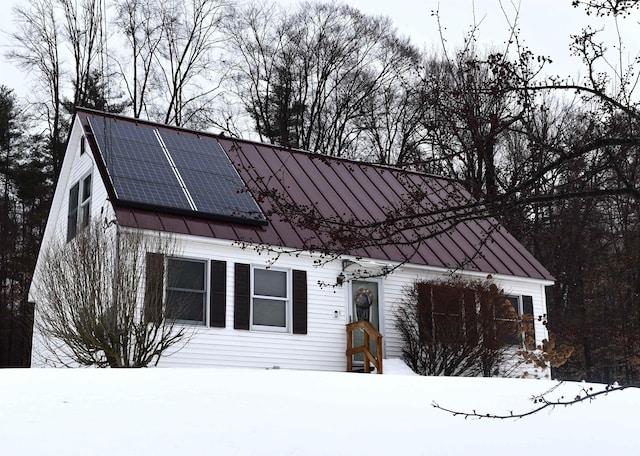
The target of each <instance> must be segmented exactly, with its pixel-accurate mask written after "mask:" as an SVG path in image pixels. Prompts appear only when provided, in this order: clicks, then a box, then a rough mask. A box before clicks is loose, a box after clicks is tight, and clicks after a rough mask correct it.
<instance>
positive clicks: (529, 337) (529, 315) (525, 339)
mask: <svg viewBox="0 0 640 456" xmlns="http://www.w3.org/2000/svg"><path fill="white" fill-rule="evenodd" d="M507 299H508V300H509V302H510V303H511V307H513V308H514V310H515V311H516V314H517V315H518V331H517V333H516V334H515V335H514V337H513V338H512V339H511V340H510V343H511V344H512V345H516V346H520V347H522V346H524V347H525V348H527V349H533V348H535V342H536V333H535V320H534V318H533V298H532V297H531V296H507Z"/></svg>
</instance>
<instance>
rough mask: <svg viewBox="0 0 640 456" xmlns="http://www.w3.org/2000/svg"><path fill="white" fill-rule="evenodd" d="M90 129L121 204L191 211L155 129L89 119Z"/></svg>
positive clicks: (95, 118) (122, 122)
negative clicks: (128, 203)
mask: <svg viewBox="0 0 640 456" xmlns="http://www.w3.org/2000/svg"><path fill="white" fill-rule="evenodd" d="M89 125H90V126H91V131H93V134H94V137H95V139H96V142H97V144H98V148H99V149H100V153H101V155H102V157H103V160H104V163H105V165H106V167H107V172H108V173H109V177H110V178H111V182H112V184H113V189H114V191H115V193H116V197H117V198H118V200H120V201H123V202H130V203H139V204H146V205H151V206H162V207H169V208H174V209H181V210H190V209H191V205H190V204H189V201H188V199H187V197H186V195H185V193H184V190H183V189H182V186H181V185H180V182H179V181H178V179H177V177H176V175H175V173H174V172H173V170H172V168H171V164H170V163H169V161H168V160H167V158H166V157H165V154H164V151H163V150H162V147H161V145H160V143H159V142H158V140H157V138H156V136H155V134H154V132H153V129H151V128H149V127H147V126H145V125H136V124H133V123H130V122H125V121H117V120H114V119H108V118H100V117H90V118H89Z"/></svg>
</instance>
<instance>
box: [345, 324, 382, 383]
mask: <svg viewBox="0 0 640 456" xmlns="http://www.w3.org/2000/svg"><path fill="white" fill-rule="evenodd" d="M359 329H362V330H363V331H364V343H363V345H360V346H358V347H354V346H353V332H354V331H356V330H359ZM372 341H373V342H375V346H376V353H375V355H374V354H373V353H371V342H372ZM358 353H362V354H363V355H364V372H365V373H369V372H370V371H371V366H370V364H373V367H374V368H375V369H376V372H377V373H378V374H382V334H380V333H379V332H378V331H377V330H376V329H375V328H374V327H373V326H371V323H369V322H368V321H367V320H359V321H354V322H353V323H349V324H347V372H353V355H355V354H358Z"/></svg>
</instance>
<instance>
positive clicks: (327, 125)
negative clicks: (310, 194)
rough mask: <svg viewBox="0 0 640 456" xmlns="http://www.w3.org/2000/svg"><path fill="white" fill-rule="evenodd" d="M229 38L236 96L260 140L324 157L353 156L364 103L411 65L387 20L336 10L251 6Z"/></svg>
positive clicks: (412, 58)
mask: <svg viewBox="0 0 640 456" xmlns="http://www.w3.org/2000/svg"><path fill="white" fill-rule="evenodd" d="M228 33H229V37H230V49H229V51H230V60H231V61H232V62H233V64H234V74H233V80H234V81H235V82H236V89H235V90H236V92H237V94H238V96H239V97H240V100H241V102H242V103H244V106H245V109H246V111H247V113H248V114H249V115H250V116H251V119H252V121H253V122H254V124H255V130H256V132H257V133H258V135H260V138H261V139H262V140H268V141H271V142H273V143H277V144H281V145H284V146H292V147H297V148H302V149H305V150H310V151H312V152H316V153H321V154H325V155H332V156H351V157H353V156H355V155H356V152H357V151H358V141H359V140H360V135H361V130H362V128H363V125H364V123H363V122H361V121H359V119H361V118H363V117H364V116H365V113H366V111H367V110H368V111H371V110H372V106H371V105H370V104H369V105H368V103H369V102H370V98H371V97H372V96H374V94H375V93H382V92H383V91H384V90H386V89H387V88H389V87H391V86H392V84H393V82H394V81H398V80H399V78H400V75H401V74H402V73H403V72H404V71H405V70H408V69H410V68H412V67H414V66H415V64H416V61H417V52H416V51H415V49H414V48H413V47H412V46H411V45H410V44H409V43H408V42H407V41H406V40H403V39H401V38H399V37H398V36H397V35H396V33H395V30H394V29H393V27H392V25H391V22H390V21H389V19H388V18H381V17H371V16H367V15H365V14H362V13H361V12H360V11H358V10H357V9H355V8H352V7H350V6H347V5H342V4H335V3H331V4H330V3H310V2H303V3H300V4H299V5H298V6H297V7H296V8H295V9H294V10H292V11H291V12H288V11H285V10H283V9H282V8H278V7H275V6H272V5H271V6H267V5H266V4H261V5H257V6H255V5H254V6H251V7H249V8H247V9H246V10H243V11H241V12H240V13H239V14H237V15H236V17H235V19H234V21H232V23H231V24H230V25H229V32H228ZM384 107H387V106H385V105H384V104H382V103H378V104H377V106H376V110H377V111H379V110H380V109H381V108H384Z"/></svg>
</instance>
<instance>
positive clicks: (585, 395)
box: [431, 382, 635, 420]
mask: <svg viewBox="0 0 640 456" xmlns="http://www.w3.org/2000/svg"><path fill="white" fill-rule="evenodd" d="M560 385H562V382H559V383H558V384H557V385H555V386H554V387H553V388H551V389H549V390H547V391H545V392H544V393H542V394H540V395H537V396H532V397H531V400H532V401H533V403H534V404H535V407H534V408H532V409H531V410H527V411H525V412H518V413H514V412H513V411H510V412H509V414H504V415H501V414H497V413H479V412H477V411H476V410H472V411H470V412H464V411H460V410H452V409H448V408H446V407H442V406H441V405H440V404H438V403H437V402H435V401H434V402H432V403H431V405H432V406H433V407H435V408H437V409H440V410H443V411H445V412H448V413H451V414H452V415H453V416H458V415H461V416H463V417H464V418H465V419H467V418H475V419H482V418H492V419H497V420H505V419H508V418H525V417H527V416H531V415H534V414H536V413H538V412H540V411H542V410H544V409H547V408H551V409H553V408H555V407H557V406H562V407H568V406H570V405H574V404H578V403H580V402H587V401H588V402H591V401H594V400H595V399H596V398H597V397H598V396H606V395H607V394H609V393H612V392H614V391H622V390H624V389H627V388H635V387H633V386H619V385H618V384H613V385H606V386H605V387H604V389H603V390H600V391H595V390H594V387H593V386H589V387H583V388H581V390H580V392H579V393H578V394H577V395H576V396H575V397H574V398H572V399H566V398H565V397H564V396H560V398H559V399H557V400H549V399H547V395H549V394H551V393H552V392H553V391H555V390H556V389H557V388H558V387H559V386H560Z"/></svg>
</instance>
